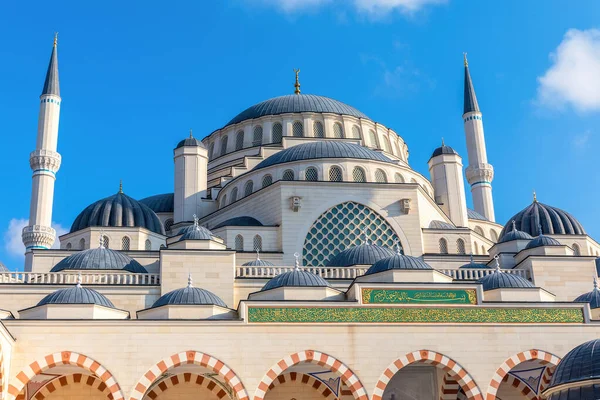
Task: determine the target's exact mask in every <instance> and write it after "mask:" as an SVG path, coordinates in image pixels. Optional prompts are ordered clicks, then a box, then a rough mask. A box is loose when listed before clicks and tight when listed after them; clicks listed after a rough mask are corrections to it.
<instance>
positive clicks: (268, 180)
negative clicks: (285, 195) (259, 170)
mask: <svg viewBox="0 0 600 400" xmlns="http://www.w3.org/2000/svg"><path fill="white" fill-rule="evenodd" d="M272 183H273V177H272V176H271V175H265V176H264V177H263V180H262V187H264V188H266V187H267V186H269V185H271V184H272Z"/></svg>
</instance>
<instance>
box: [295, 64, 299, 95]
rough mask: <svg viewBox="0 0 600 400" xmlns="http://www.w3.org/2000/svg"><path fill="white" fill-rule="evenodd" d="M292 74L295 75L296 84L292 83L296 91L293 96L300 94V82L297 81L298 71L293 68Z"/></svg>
mask: <svg viewBox="0 0 600 400" xmlns="http://www.w3.org/2000/svg"><path fill="white" fill-rule="evenodd" d="M294 72H295V73H296V83H294V87H295V88H296V89H295V90H294V94H300V80H299V79H298V74H299V73H300V69H295V68H294Z"/></svg>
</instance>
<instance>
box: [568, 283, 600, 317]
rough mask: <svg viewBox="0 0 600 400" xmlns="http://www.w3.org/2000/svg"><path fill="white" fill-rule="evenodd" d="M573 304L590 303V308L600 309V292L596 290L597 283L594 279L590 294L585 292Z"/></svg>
mask: <svg viewBox="0 0 600 400" xmlns="http://www.w3.org/2000/svg"><path fill="white" fill-rule="evenodd" d="M574 301H575V302H581V303H590V308H591V309H592V310H593V309H595V308H600V290H599V289H598V283H597V282H596V279H594V289H593V290H592V291H591V292H587V293H584V294H582V295H581V296H579V297H577V298H576V299H575V300H574Z"/></svg>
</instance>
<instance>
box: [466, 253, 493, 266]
mask: <svg viewBox="0 0 600 400" xmlns="http://www.w3.org/2000/svg"><path fill="white" fill-rule="evenodd" d="M467 268H471V269H491V268H492V267H490V266H489V265H487V264H479V263H476V262H474V261H473V255H472V254H471V261H470V262H469V263H468V264H465V265H461V266H460V267H459V268H458V269H467Z"/></svg>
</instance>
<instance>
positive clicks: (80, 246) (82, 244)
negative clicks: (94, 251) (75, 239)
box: [79, 239, 85, 250]
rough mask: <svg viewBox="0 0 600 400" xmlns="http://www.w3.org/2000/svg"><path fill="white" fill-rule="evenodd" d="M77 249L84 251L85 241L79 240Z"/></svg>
mask: <svg viewBox="0 0 600 400" xmlns="http://www.w3.org/2000/svg"><path fill="white" fill-rule="evenodd" d="M79 249H80V250H84V249H85V239H81V240H80V241H79Z"/></svg>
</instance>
